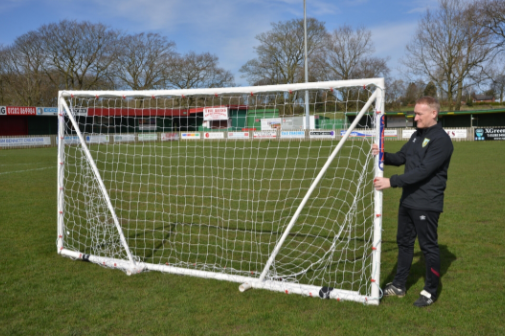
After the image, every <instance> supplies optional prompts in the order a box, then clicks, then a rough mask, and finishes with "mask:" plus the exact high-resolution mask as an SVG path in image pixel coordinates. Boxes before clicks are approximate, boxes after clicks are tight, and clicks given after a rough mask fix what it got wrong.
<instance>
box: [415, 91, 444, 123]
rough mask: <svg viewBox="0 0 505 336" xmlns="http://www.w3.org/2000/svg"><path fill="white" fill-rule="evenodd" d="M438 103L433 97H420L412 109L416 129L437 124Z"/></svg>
mask: <svg viewBox="0 0 505 336" xmlns="http://www.w3.org/2000/svg"><path fill="white" fill-rule="evenodd" d="M438 112H440V103H439V102H438V100H436V99H435V98H433V97H421V98H419V99H418V100H417V101H416V106H415V107H414V114H415V117H414V121H415V122H416V123H417V128H428V127H431V126H433V125H436V124H437V117H438Z"/></svg>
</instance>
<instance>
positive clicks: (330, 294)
mask: <svg viewBox="0 0 505 336" xmlns="http://www.w3.org/2000/svg"><path fill="white" fill-rule="evenodd" d="M59 253H60V254H61V255H62V256H64V257H68V258H71V259H74V260H83V261H89V262H92V263H94V264H98V265H100V266H103V267H107V268H112V269H119V270H121V271H123V272H126V274H128V275H131V274H138V273H141V272H144V271H158V272H164V273H170V274H177V275H189V276H194V277H199V278H205V279H215V280H225V281H229V282H236V283H241V284H242V285H241V287H242V288H243V289H249V288H255V289H267V290H270V291H275V292H282V293H286V294H299V295H303V296H308V297H314V298H323V299H334V300H337V301H354V302H360V303H362V304H367V305H378V304H379V298H373V297H368V296H364V295H361V294H359V293H357V292H353V291H348V290H343V289H336V288H335V289H332V288H327V287H319V286H313V285H304V284H296V283H288V282H281V281H272V280H264V281H260V280H259V279H257V278H251V277H246V276H241V275H232V274H224V273H215V272H209V271H201V270H192V269H187V268H180V267H174V266H169V265H155V264H149V263H140V262H138V263H136V264H135V265H132V263H131V262H130V261H127V260H123V259H115V258H107V257H100V256H95V255H90V254H83V253H80V252H75V251H71V250H67V249H61V250H60V251H59ZM241 291H243V290H241Z"/></svg>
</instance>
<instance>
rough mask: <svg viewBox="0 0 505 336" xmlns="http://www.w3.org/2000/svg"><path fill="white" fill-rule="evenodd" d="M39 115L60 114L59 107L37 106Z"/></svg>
mask: <svg viewBox="0 0 505 336" xmlns="http://www.w3.org/2000/svg"><path fill="white" fill-rule="evenodd" d="M37 115H39V116H55V115H58V108H57V107H37Z"/></svg>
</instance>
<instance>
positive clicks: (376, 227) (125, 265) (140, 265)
mask: <svg viewBox="0 0 505 336" xmlns="http://www.w3.org/2000/svg"><path fill="white" fill-rule="evenodd" d="M357 86H360V87H369V86H370V87H373V93H372V95H371V96H370V98H369V99H368V101H367V102H366V104H365V105H364V106H363V108H362V109H361V110H360V112H359V113H358V114H357V116H356V118H355V119H354V121H353V122H352V123H351V125H350V126H349V127H348V128H347V130H346V132H345V134H344V135H343V136H342V138H341V140H340V141H339V143H338V145H337V146H336V148H335V149H334V150H333V152H332V153H331V155H330V156H329V157H328V159H327V161H326V164H325V165H324V167H323V168H322V169H321V171H320V172H319V174H318V175H317V177H316V179H315V180H314V181H313V182H312V184H311V186H310V188H309V190H308V192H307V193H306V194H305V196H304V197H303V200H302V202H301V204H300V205H299V207H298V209H297V210H296V212H295V214H294V216H293V217H292V218H291V220H290V222H289V225H288V226H287V228H286V229H285V231H284V232H283V234H282V236H281V239H280V240H279V241H278V242H277V244H276V246H275V248H274V250H273V252H272V253H271V255H270V257H269V259H268V261H267V263H266V265H265V267H264V269H263V271H262V272H261V275H260V277H259V278H256V277H247V276H242V275H233V274H225V273H217V272H211V271H203V270H196V269H187V268H178V267H174V266H170V265H160V264H150V263H144V262H138V261H137V260H136V259H135V257H134V256H133V255H132V253H131V251H130V248H129V246H128V242H127V240H126V239H125V236H124V234H123V231H122V227H121V224H120V223H119V221H118V217H117V215H116V212H115V209H114V207H113V205H112V203H111V200H110V198H109V194H108V191H107V189H106V187H105V185H104V183H103V181H102V177H101V176H100V172H99V170H98V168H97V166H96V164H95V162H94V159H93V157H92V155H91V154H90V151H89V150H88V147H87V144H86V141H85V138H84V135H83V134H82V132H81V131H80V129H79V125H78V123H77V121H76V118H75V117H74V115H73V113H71V109H70V108H69V106H68V105H67V102H66V99H69V98H71V97H74V96H75V97H81V98H94V97H100V98H102V97H108V98H123V97H124V96H125V95H131V94H132V91H60V92H59V93H58V111H59V112H58V113H59V115H58V121H59V126H58V140H59V141H58V160H57V161H58V162H57V167H58V168H57V172H58V174H57V185H58V186H57V251H58V253H59V254H60V255H62V256H65V257H69V258H71V259H74V260H85V261H90V262H93V263H96V264H100V265H102V266H105V267H109V268H113V269H114V268H116V269H121V270H123V271H125V272H126V273H127V274H128V275H130V274H134V273H140V272H142V271H146V270H153V271H161V272H166V273H173V274H179V275H191V276H196V277H202V278H211V279H217V280H226V281H231V282H236V283H239V284H241V285H240V286H239V289H240V291H244V290H247V289H249V288H260V289H268V290H271V291H277V292H284V293H289V294H291V293H293V294H301V295H305V296H309V297H320V296H321V290H322V288H321V287H318V286H313V285H305V284H300V283H288V282H281V281H272V280H268V279H266V274H267V272H268V271H269V269H270V267H271V264H272V262H274V260H275V258H276V255H277V253H278V252H279V250H281V249H282V246H283V243H284V240H285V239H286V237H287V236H288V235H289V234H290V231H291V229H292V228H293V227H294V226H295V225H296V223H297V219H298V216H299V214H300V212H301V211H302V209H303V207H304V205H305V203H306V202H307V201H308V200H309V198H310V196H311V194H312V191H313V190H314V188H315V187H316V186H317V184H318V182H319V181H320V179H321V177H322V176H323V175H324V174H325V172H326V169H327V168H328V166H329V165H330V163H331V162H332V160H333V159H334V158H335V156H336V155H337V154H338V153H339V150H340V149H341V147H342V145H343V144H344V143H345V141H346V140H347V139H348V138H349V137H350V135H351V133H352V132H353V130H354V129H355V127H356V125H357V124H358V122H359V121H360V119H361V118H362V117H363V116H364V115H365V114H366V113H367V111H369V109H370V108H371V107H372V108H374V110H375V116H374V117H373V118H374V120H375V125H376V127H375V129H374V132H375V135H374V140H373V141H374V143H375V144H377V145H378V146H379V148H381V154H380V155H377V156H376V157H375V158H374V161H373V162H374V174H375V177H382V176H383V151H382V149H383V141H384V97H385V91H384V87H385V86H384V79H382V78H372V79H360V80H348V81H329V82H317V83H301V84H286V85H268V86H251V87H233V88H210V89H191V90H156V91H135V92H134V95H135V97H145V98H156V97H157V96H176V97H184V96H187V95H192V94H202V95H220V94H245V95H248V94H250V95H255V94H258V93H265V92H270V91H276V92H291V91H296V90H298V91H299V90H304V89H307V90H309V89H318V90H333V88H347V87H357ZM65 117H66V118H68V121H70V123H71V124H72V125H73V127H74V129H75V131H76V134H77V136H78V138H79V146H82V150H83V151H84V153H85V155H86V159H87V161H88V163H89V166H90V167H91V170H92V174H93V176H94V178H95V179H96V181H97V182H98V184H99V189H100V192H101V193H102V196H103V198H104V199H105V200H106V206H107V208H108V210H109V212H110V215H111V216H112V218H113V220H114V225H115V227H116V229H117V231H118V234H119V237H120V241H121V245H122V247H123V248H124V250H125V252H126V255H127V258H126V259H115V258H107V257H103V256H95V255H89V254H83V253H81V252H79V251H74V250H69V249H66V248H65V245H64V240H65V233H66V229H65V224H66V223H65V216H64V212H65V209H66V204H65V189H64V185H65V184H64V182H65V181H64V178H65V159H66V158H65V146H66V144H65V141H63V139H64V137H65ZM375 177H374V178H375ZM373 197H374V214H375V215H374V220H373V221H374V222H373V238H372V240H373V245H372V250H373V251H371V252H370V253H371V254H372V266H371V270H372V278H371V279H370V281H371V282H372V289H371V295H370V296H365V295H361V294H359V293H356V292H354V291H347V290H340V289H334V290H331V291H329V292H328V293H329V294H328V295H327V296H325V298H331V299H337V300H339V301H340V300H347V301H355V302H360V303H363V304H372V305H378V304H379V301H380V298H381V296H382V295H381V290H380V287H379V286H380V285H379V281H380V256H381V232H382V192H380V191H376V190H375V191H374V195H373Z"/></svg>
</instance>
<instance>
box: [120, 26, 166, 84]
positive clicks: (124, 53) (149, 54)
mask: <svg viewBox="0 0 505 336" xmlns="http://www.w3.org/2000/svg"><path fill="white" fill-rule="evenodd" d="M174 47H175V43H174V42H172V41H168V40H167V38H166V37H164V36H160V35H159V34H151V33H150V34H144V33H140V34H136V35H128V36H124V37H122V38H121V40H120V49H119V50H120V51H119V52H118V57H117V60H116V61H115V62H114V69H115V71H114V73H115V75H116V76H117V79H118V82H119V86H120V87H127V88H129V89H131V90H150V89H161V88H164V87H165V74H166V72H167V69H168V67H169V66H170V63H171V62H172V61H173V58H174V57H175V51H174Z"/></svg>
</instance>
